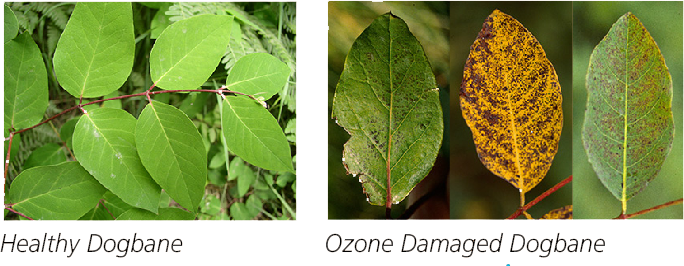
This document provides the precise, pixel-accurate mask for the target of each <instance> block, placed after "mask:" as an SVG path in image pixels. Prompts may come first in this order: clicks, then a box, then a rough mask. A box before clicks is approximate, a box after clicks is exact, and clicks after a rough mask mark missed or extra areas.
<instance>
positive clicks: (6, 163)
mask: <svg viewBox="0 0 684 266" xmlns="http://www.w3.org/2000/svg"><path fill="white" fill-rule="evenodd" d="M14 134H15V133H14V132H10V133H9V145H7V157H5V182H7V170H8V169H9V162H10V154H11V153H12V139H14ZM2 192H3V193H4V192H5V189H4V187H3V189H2Z"/></svg>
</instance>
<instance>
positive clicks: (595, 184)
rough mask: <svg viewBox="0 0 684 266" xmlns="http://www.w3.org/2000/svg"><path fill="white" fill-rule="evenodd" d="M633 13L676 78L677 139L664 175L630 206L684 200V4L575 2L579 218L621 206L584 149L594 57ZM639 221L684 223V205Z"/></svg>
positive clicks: (607, 214)
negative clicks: (587, 81)
mask: <svg viewBox="0 0 684 266" xmlns="http://www.w3.org/2000/svg"><path fill="white" fill-rule="evenodd" d="M627 12H632V14H634V15H635V16H636V17H637V18H639V20H641V23H642V24H644V27H646V29H647V30H648V31H649V32H650V33H651V36H652V37H653V39H654V40H655V41H656V43H657V44H658V47H659V48H660V51H661V53H662V54H663V56H664V57H665V64H667V66H668V68H669V69H670V75H672V85H673V92H674V96H673V99H672V112H673V113H674V121H675V139H674V143H673V145H672V151H671V152H670V155H669V156H668V157H667V159H666V161H665V163H664V164H663V167H662V168H661V171H660V173H659V174H658V176H657V177H656V179H655V180H654V181H653V182H651V183H650V184H649V185H648V187H646V188H645V189H644V190H643V191H641V193H639V194H637V195H636V196H634V197H633V198H632V199H630V200H629V201H628V202H627V213H634V212H637V211H640V210H643V209H647V208H650V207H653V206H655V205H659V204H662V203H665V202H668V201H671V200H675V199H679V198H681V197H682V2H681V1H680V2H650V1H649V2H574V4H573V40H572V42H573V71H574V77H573V87H574V88H573V96H572V97H573V98H572V100H573V107H574V109H573V117H574V120H573V129H572V130H573V135H574V136H575V139H574V141H573V149H574V151H575V153H574V156H573V173H574V180H573V183H574V185H573V188H574V193H573V202H574V218H615V217H617V216H618V215H620V211H621V210H622V205H621V203H620V201H619V200H618V199H616V198H615V197H613V195H612V194H610V192H608V190H607V189H606V188H605V187H604V186H603V184H602V183H601V182H600V181H599V179H598V177H597V176H596V174H595V172H594V170H593V168H592V166H591V164H589V161H588V160H587V155H586V153H585V151H584V147H583V144H582V137H581V136H582V125H583V124H584V111H585V107H586V101H587V92H586V88H585V82H584V78H585V76H586V73H587V67H588V66H589V57H590V56H591V52H592V51H593V49H594V47H596V45H598V43H599V42H600V41H601V40H602V39H603V36H605V35H606V34H607V33H608V30H610V28H611V27H612V25H613V23H615V21H617V19H618V18H620V16H622V15H624V14H625V13H627ZM638 218H679V219H681V218H682V205H676V206H671V207H668V208H665V209H661V210H657V211H654V212H651V213H649V214H646V215H641V216H638Z"/></svg>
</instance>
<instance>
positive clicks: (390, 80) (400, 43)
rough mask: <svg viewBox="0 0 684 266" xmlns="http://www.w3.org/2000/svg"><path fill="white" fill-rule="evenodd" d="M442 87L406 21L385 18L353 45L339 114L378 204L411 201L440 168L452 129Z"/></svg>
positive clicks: (348, 150) (355, 169)
mask: <svg viewBox="0 0 684 266" xmlns="http://www.w3.org/2000/svg"><path fill="white" fill-rule="evenodd" d="M366 69H369V70H368V72H366ZM436 87H437V86H436V82H435V78H434V75H433V74H432V69H431V67H430V64H429V62H428V60H427V58H426V56H425V52H424V51H423V48H422V46H421V45H420V42H418V40H417V39H416V38H415V37H414V36H413V34H411V33H410V31H409V29H408V26H407V25H406V23H405V22H404V21H403V20H401V19H400V18H398V17H396V16H394V15H392V14H389V13H388V14H385V15H383V16H381V17H379V18H377V19H376V20H375V21H373V23H372V24H371V25H370V26H369V27H368V28H366V29H365V30H364V32H363V33H362V34H361V35H360V36H359V37H358V38H357V39H356V41H355V42H354V44H353V45H352V49H351V50H350V51H349V54H348V55H347V59H346V61H345V67H344V71H343V72H342V75H341V76H340V81H339V82H338V84H337V88H336V90H335V96H334V99H333V114H332V116H333V117H334V118H337V122H338V124H339V125H340V126H342V127H344V128H345V130H346V131H347V132H348V133H349V134H350V135H351V138H350V139H349V141H347V143H346V144H345V145H344V151H343V153H344V155H343V158H344V159H343V163H344V164H345V167H346V168H347V172H348V173H350V174H352V175H354V176H357V175H359V181H360V182H361V183H363V188H364V192H365V193H366V195H367V197H368V201H369V202H370V203H371V204H374V205H388V204H391V203H397V202H399V201H401V200H403V199H404V198H405V197H406V196H407V195H408V193H409V192H410V191H411V190H412V189H413V188H414V187H415V186H416V185H417V184H418V182H420V181H421V180H422V179H423V178H424V177H425V176H426V175H427V173H428V172H429V171H430V169H431V168H432V165H433V163H434V161H435V159H436V156H437V153H438V151H439V147H440V146H441V142H442V134H443V132H442V131H443V129H444V125H443V121H442V108H441V106H440V103H439V92H438V89H436ZM394 134H396V135H394ZM388 179H389V182H388ZM388 183H389V186H388ZM388 187H389V189H388ZM388 191H389V193H388ZM388 201H390V202H388Z"/></svg>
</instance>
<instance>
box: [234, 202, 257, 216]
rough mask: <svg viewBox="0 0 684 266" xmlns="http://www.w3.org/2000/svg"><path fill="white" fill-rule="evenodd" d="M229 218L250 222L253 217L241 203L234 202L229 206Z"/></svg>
mask: <svg viewBox="0 0 684 266" xmlns="http://www.w3.org/2000/svg"><path fill="white" fill-rule="evenodd" d="M230 216H231V217H233V219H235V220H251V219H253V218H254V217H253V216H252V214H251V213H250V211H249V210H248V209H247V206H245V204H244V203H242V202H236V203H233V204H232V205H230Z"/></svg>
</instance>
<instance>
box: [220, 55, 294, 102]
mask: <svg viewBox="0 0 684 266" xmlns="http://www.w3.org/2000/svg"><path fill="white" fill-rule="evenodd" d="M289 77H290V68H289V67H288V66H287V64H285V63H283V62H282V61H280V60H279V59H278V58H276V57H275V56H272V55H270V54H266V53H252V54H248V55H245V56H243V57H241V58H240V59H239V60H238V61H237V62H236V63H235V65H234V66H233V67H232V68H231V70H230V74H229V75H228V78H227V79H226V87H227V88H228V89H229V90H232V91H237V92H242V93H246V94H249V95H254V96H255V97H263V98H264V99H270V98H271V97H272V96H273V95H274V94H276V93H278V91H280V90H281V89H282V88H283V86H285V83H286V82H287V80H288V78H289Z"/></svg>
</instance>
